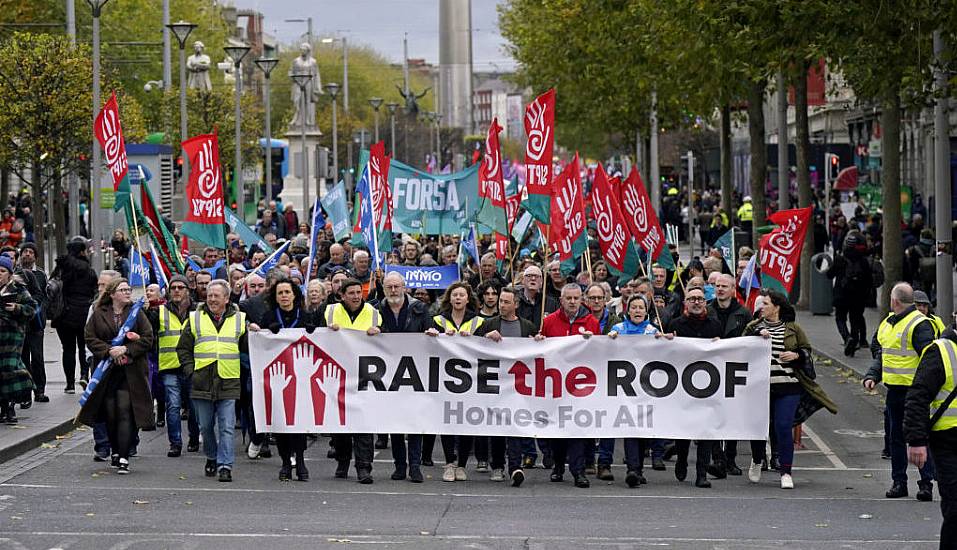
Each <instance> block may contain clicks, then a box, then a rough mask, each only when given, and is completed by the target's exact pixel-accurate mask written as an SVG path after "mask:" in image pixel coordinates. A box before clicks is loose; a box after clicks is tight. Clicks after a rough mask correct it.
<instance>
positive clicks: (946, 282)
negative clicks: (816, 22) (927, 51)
mask: <svg viewBox="0 0 957 550" xmlns="http://www.w3.org/2000/svg"><path fill="white" fill-rule="evenodd" d="M945 49H946V48H945V44H944V37H943V35H942V34H941V32H940V30H936V31H934V73H935V74H934V88H935V91H936V92H937V94H936V96H937V103H936V104H935V105H934V137H935V141H934V221H935V224H934V225H935V227H934V230H935V231H934V234H935V235H936V237H937V251H936V253H937V314H938V315H940V316H941V318H942V319H944V322H949V321H950V320H951V315H953V313H954V279H953V276H954V275H953V265H954V259H953V258H954V250H953V246H954V242H953V240H952V238H951V231H952V226H953V212H952V211H951V200H952V197H951V194H952V193H951V188H950V128H949V127H948V123H947V97H948V96H947V74H946V73H945V72H944V69H943V61H944V60H943V57H944V50H945Z"/></svg>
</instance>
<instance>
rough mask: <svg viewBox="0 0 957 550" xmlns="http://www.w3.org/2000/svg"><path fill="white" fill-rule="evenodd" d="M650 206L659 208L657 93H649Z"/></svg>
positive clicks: (653, 91)
mask: <svg viewBox="0 0 957 550" xmlns="http://www.w3.org/2000/svg"><path fill="white" fill-rule="evenodd" d="M649 149H651V160H650V162H651V166H649V167H648V173H649V174H651V204H652V207H653V208H655V209H660V208H661V172H660V170H661V168H660V167H659V166H658V92H656V91H655V90H652V91H651V144H650V145H649Z"/></svg>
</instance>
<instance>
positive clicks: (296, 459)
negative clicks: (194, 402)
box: [249, 279, 318, 481]
mask: <svg viewBox="0 0 957 550" xmlns="http://www.w3.org/2000/svg"><path fill="white" fill-rule="evenodd" d="M317 320H318V319H317V318H316V313H315V312H312V311H306V309H305V307H303V297H302V290H301V289H300V288H299V285H297V284H295V283H293V282H292V281H290V280H289V279H284V280H281V281H279V282H277V283H276V284H275V285H273V287H272V289H270V290H269V294H268V295H267V296H266V309H265V311H264V312H263V314H262V317H261V318H260V319H259V320H258V322H257V323H251V324H250V325H249V329H250V330H252V331H257V330H260V327H264V328H268V329H269V331H270V332H272V333H273V334H279V331H280V330H286V329H292V328H304V329H306V330H307V331H308V332H310V333H311V332H312V331H313V330H314V329H315V328H316V325H317V323H316V321H317ZM287 373H288V370H287ZM287 376H288V374H287ZM276 448H277V450H278V451H279V457H280V458H281V459H282V466H280V467H279V481H290V480H291V479H292V470H293V468H295V470H296V479H298V480H299V481H309V470H308V469H307V468H306V459H305V457H304V456H303V454H304V453H305V451H306V434H304V433H296V434H276Z"/></svg>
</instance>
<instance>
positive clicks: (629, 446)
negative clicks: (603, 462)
mask: <svg viewBox="0 0 957 550" xmlns="http://www.w3.org/2000/svg"><path fill="white" fill-rule="evenodd" d="M649 443H650V441H649V440H648V439H643V438H639V437H626V438H625V440H624V446H625V464H627V466H628V471H630V472H638V473H639V474H640V473H641V471H642V470H643V469H644V466H645V449H647V448H648V446H649V445H648V444H649Z"/></svg>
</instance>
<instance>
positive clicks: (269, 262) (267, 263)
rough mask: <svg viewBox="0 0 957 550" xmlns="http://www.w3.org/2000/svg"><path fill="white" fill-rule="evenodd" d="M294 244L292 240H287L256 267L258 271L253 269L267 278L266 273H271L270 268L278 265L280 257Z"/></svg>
mask: <svg viewBox="0 0 957 550" xmlns="http://www.w3.org/2000/svg"><path fill="white" fill-rule="evenodd" d="M290 244H292V241H286V242H284V243H283V245H282V246H280V247H279V249H278V250H276V251H275V252H273V253H272V254H270V255H269V257H268V258H266V259H265V260H263V263H261V264H259V267H257V268H256V271H253V273H255V274H256V275H259V276H260V277H262V278H263V279H265V278H266V274H267V273H269V270H270V269H272V268H274V267H276V265H277V264H278V263H279V257H280V256H282V254H283V252H285V251H286V250H288V249H289V245H290Z"/></svg>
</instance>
